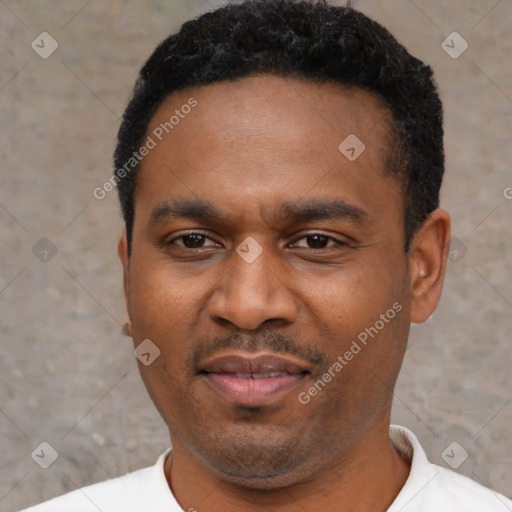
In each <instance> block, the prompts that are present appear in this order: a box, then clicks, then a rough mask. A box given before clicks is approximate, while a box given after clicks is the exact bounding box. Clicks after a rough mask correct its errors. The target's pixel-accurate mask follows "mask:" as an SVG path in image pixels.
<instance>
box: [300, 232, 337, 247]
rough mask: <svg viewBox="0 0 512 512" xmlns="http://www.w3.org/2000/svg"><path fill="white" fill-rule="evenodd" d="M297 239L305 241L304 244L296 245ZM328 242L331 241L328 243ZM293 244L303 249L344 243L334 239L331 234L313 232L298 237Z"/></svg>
mask: <svg viewBox="0 0 512 512" xmlns="http://www.w3.org/2000/svg"><path fill="white" fill-rule="evenodd" d="M299 241H305V245H304V244H302V245H298V242H299ZM329 242H332V243H331V244H330V245H329ZM294 245H295V246H297V247H301V248H305V249H326V248H331V247H334V246H336V245H339V246H341V245H345V244H344V243H343V242H341V241H339V240H335V239H334V238H332V237H331V236H327V235H322V234H321V233H314V234H312V235H306V236H303V237H301V238H299V240H297V242H295V243H294Z"/></svg>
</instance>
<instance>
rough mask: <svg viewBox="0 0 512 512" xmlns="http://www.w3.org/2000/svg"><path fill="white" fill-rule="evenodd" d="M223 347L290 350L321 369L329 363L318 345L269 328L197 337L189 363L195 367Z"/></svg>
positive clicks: (194, 369)
mask: <svg viewBox="0 0 512 512" xmlns="http://www.w3.org/2000/svg"><path fill="white" fill-rule="evenodd" d="M225 349H231V350H245V351H247V352H260V351H268V352H274V353H277V354H283V355H284V354H290V355H293V356H296V357H299V358H301V359H303V360H305V361H308V362H309V363H311V364H312V365H314V366H317V367H319V368H320V369H321V370H322V371H325V369H326V368H327V367H328V365H327V357H326V355H325V354H324V353H323V352H322V351H320V350H318V348H317V346H315V345H313V344H304V343H298V342H297V341H295V340H294V339H293V338H291V337H290V336H287V335H285V334H283V333H280V332H275V331H268V330H267V331H261V332H259V333H256V334H253V335H250V336H249V335H244V334H241V333H240V332H237V331H234V332H231V333H229V334H227V335H225V336H219V337H217V338H214V339H213V340H208V339H200V340H199V341H198V342H197V344H196V346H195V348H194V349H193V350H192V353H191V354H190V356H189V358H188V367H189V368H190V369H192V370H193V371H196V370H197V368H198V367H199V364H200V362H201V361H203V360H204V359H206V358H208V357H211V356H213V355H214V354H216V353H217V352H220V351H221V350H225Z"/></svg>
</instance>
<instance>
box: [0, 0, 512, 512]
mask: <svg viewBox="0 0 512 512" xmlns="http://www.w3.org/2000/svg"><path fill="white" fill-rule="evenodd" d="M340 3H341V2H340ZM448 4H449V5H448ZM217 5H220V3H219V2H216V1H214V0H207V1H206V0H197V1H192V0H190V1H187V0H174V1H169V0H167V1H164V0H155V1H138V2H135V1H132V0H128V1H121V0H92V1H85V0H72V1H70V0H67V1H64V0H53V1H45V2H43V1H20V0H3V1H0V113H1V120H2V130H1V134H0V155H1V160H0V184H1V187H0V230H1V238H0V336H1V338H0V339H1V345H0V382H1V384H0V510H15V509H18V508H22V507H25V506H27V505H29V504H33V503H36V502H39V501H41V500H44V499H48V498H50V497H53V496H55V495H58V494H62V493H63V492H65V491H69V490H72V489H75V488H76V487H79V486H83V485H87V484H90V483H93V482H96V481H100V480H103V479H106V478H109V477H113V476H117V475H121V474H123V473H125V472H127V471H132V470H135V469H137V468H140V467H143V466H147V465H150V464H153V463H154V461H155V460H156V457H157V455H158V454H159V453H161V452H162V451H163V450H164V449H165V448H166V447H167V445H168V435H167V431H166V427H165V425H164V423H163V421H162V420H161V419H160V417H159V415H158V414H157V412H156V411H155V409H154V408H153V405H152V403H151V401H150V399H149V397H148V395H147V393H146V391H145V389H144V387H143V385H142V381H141V379H140V377H139V374H138V370H137V367H136V360H135V358H134V357H133V353H132V351H133V347H132V343H131V340H130V339H129V338H126V337H124V336H122V334H121V325H122V324H123V323H124V321H125V312H124V304H123V298H122V287H121V268H120V265H119V263H118V261H117V256H116V242H117V238H118V235H119V233H120V229H121V219H120V215H119V210H118V205H117V198H116V196H115V192H111V193H110V194H108V195H107V197H106V198H105V199H103V200H101V201H100V200H97V199H95V198H94V197H93V195H92V191H93V189H94V188H95V187H98V186H101V185H102V184H103V183H104V181H105V180H106V179H108V178H109V177H110V176H111V174H112V170H113V169H112V164H111V155H112V151H113V148H114V141H115V136H116V131H117V128H118V126H119V122H120V116H121V115H122V112H123V109H124V107H125V105H126V102H127V100H128V98H129V95H130V93H131V88H132V85H133V82H134V80H135V77H136V74H137V72H138V70H139V68H140V67H141V66H142V64H143V63H144V62H145V60H146V58H147V57H148V56H149V55H150V53H151V52H152V50H153V49H154V47H155V45H156V44H157V43H159V42H160V41H161V40H162V39H164V38H165V37H166V36H167V35H168V34H169V33H170V32H172V31H176V30H177V29H178V28H179V27H180V25H181V24H182V23H183V22H184V21H186V20H187V19H189V18H191V17H194V16H197V15H199V14H200V13H202V12H204V11H206V10H210V9H212V8H214V7H216V6H217ZM353 5H354V6H355V7H356V8H359V9H361V10H362V11H363V12H365V13H367V14H369V15H370V16H371V17H373V18H375V19H376V20H378V21H380V22H382V23H383V24H384V25H385V26H386V27H387V28H389V29H390V30H391V31H392V32H393V33H394V34H395V36H396V37H397V38H398V39H399V41H400V42H402V43H403V44H405V46H406V47H407V48H408V49H409V51H410V52H411V53H413V54H415V55H416V56H418V57H419V58H421V59H423V60H425V61H427V62H428V63H430V64H431V65H432V66H434V68H435V74H436V77H437V82H438V84H439V87H440V91H441V95H442V98H443V101H444V105H445V115H446V122H445V130H446V154H447V175H446V180H445V183H444V188H443V194H442V206H443V207H444V208H446V209H448V210H449V212H450V213H451V215H452V219H453V236H454V238H455V240H452V242H453V243H452V249H453V250H452V252H451V255H450V262H449V265H448V273H447V279H446V284H445V288H444V295H443V298H442V301H441V304H440V307H439V308H438V310H437V312H436V313H435V314H434V315H433V317H432V318H431V319H430V320H429V321H428V322H427V323H426V324H423V325H413V326H412V330H411V337H410V344H409V347H408V350H407V353H406V358H405V362H404V367H403V371H402V374H401V377H400V379H399V382H398V385H397V388H396V393H395V406H394V413H393V421H394V422H396V423H399V424H402V425H405V426H407V427H409V428H411V429H412V430H413V431H414V432H415V433H416V434H417V435H418V436H419V438H420V441H421V442H422V444H423V445H424V447H425V450H426V451H427V454H428V455H429V457H430V459H431V460H432V461H433V462H435V463H437V464H440V465H443V466H446V467H449V464H448V463H447V462H446V461H445V459H446V460H448V461H449V462H450V463H451V464H452V465H458V463H460V461H461V460H462V459H463V458H464V456H465V452H467V454H468V458H467V460H465V461H464V462H463V463H461V464H460V465H459V466H458V467H457V468H456V470H457V471H459V472H461V473H463V474H466V475H469V476H471V477H472V478H474V479H475V480H477V481H479V482H481V483H483V484H485V485H489V486H492V487H493V488H494V489H496V490H498V491H500V492H502V493H504V494H506V495H508V496H511V497H512V460H511V451H512V450H511V447H512V428H510V426H511V425H512V372H511V352H512V351H511V336H512V315H511V313H512V286H511V284H512V276H511V273H512V257H511V256H510V254H511V252H512V234H511V229H510V226H511V217H512V173H511V170H510V165H511V162H512V144H511V127H512V59H511V57H510V55H511V54H512V35H511V27H512V1H510V0H501V1H496V0H467V1H462V0H456V1H455V0H454V1H451V2H449V3H448V2H443V1H440V0H435V1H430V2H420V1H419V0H418V1H417V2H416V3H414V2H412V1H410V0H387V1H386V0H385V1H375V0H359V1H358V0H355V1H354V2H353ZM42 32H48V33H49V34H50V36H51V37H52V38H53V39H54V40H55V41H56V42H57V43H58V48H57V50H56V51H55V52H54V53H53V54H52V55H50V56H49V57H47V58H42V56H40V54H41V53H42V54H43V55H44V52H48V51H50V50H51V49H52V46H51V45H52V44H55V43H53V42H52V41H51V39H49V38H48V36H46V35H45V36H40V34H41V33H42ZM452 32H458V34H460V36H461V37H462V38H463V39H461V38H460V37H459V36H457V35H455V36H454V35H452V36H450V34H452ZM448 36H450V37H448ZM42 37H44V38H45V39H44V43H41V38H42ZM447 37H448V39H447V40H446V42H445V43H444V45H443V41H444V40H445V39H446V38H447ZM33 41H35V42H34V48H33V47H31V45H32V42H33ZM464 41H466V42H467V43H468V44H469V46H468V48H467V49H466V51H464V53H462V54H461V55H458V56H457V58H454V56H456V55H457V54H458V53H460V52H461V51H462V49H463V48H464ZM37 45H38V46H37ZM450 53H451V55H450ZM41 239H43V240H42V241H41ZM55 251H57V252H56V253H55ZM54 253H55V254H54ZM43 441H45V442H48V443H50V445H51V446H52V447H54V449H55V450H56V451H57V453H58V458H57V460H56V461H55V463H54V464H52V465H51V466H50V467H49V468H48V469H43V468H41V467H39V465H38V464H36V462H35V461H34V460H33V458H32V457H31V453H32V452H33V450H34V449H35V448H36V447H38V446H39V444H40V443H41V442H43ZM452 442H457V443H458V445H452V446H451V448H449V449H448V451H447V452H445V456H444V458H443V456H442V454H443V451H444V450H445V449H446V448H447V447H448V446H449V445H450V443H452ZM459 445H460V447H459ZM454 446H455V451H454V452H451V451H450V450H451V449H453V447H454ZM463 450H464V451H463ZM446 453H448V454H450V455H451V454H452V453H453V454H454V457H451V459H450V458H447V457H446ZM453 460H455V463H454V462H453Z"/></svg>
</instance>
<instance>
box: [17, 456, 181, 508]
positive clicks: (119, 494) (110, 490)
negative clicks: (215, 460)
mask: <svg viewBox="0 0 512 512" xmlns="http://www.w3.org/2000/svg"><path fill="white" fill-rule="evenodd" d="M167 453H168V451H167V452H165V453H163V454H162V455H160V457H159V458H158V461H157V463H156V464H155V465H154V466H150V467H147V468H144V469H139V470H138V471H134V472H132V473H128V474H126V475H124V476H121V477H117V478H113V479H110V480H105V481H104V482H100V483H97V484H93V485H89V486H87V487H82V488H80V489H77V490H75V491H72V492H69V493H67V494H64V495H62V496H59V497H57V498H54V499H51V500H49V501H46V502H44V503H41V504H39V505H35V506H33V507H30V508H28V509H25V510H24V511H21V512H50V511H51V512H64V511H66V512H69V511H70V510H72V511H73V512H89V511H91V512H98V510H102V511H103V512H109V511H112V512H114V511H116V512H117V511H119V510H123V512H131V511H133V512H135V511H140V510H148V511H149V510H150V508H148V499H147V497H148V495H150V496H151V503H152V504H153V505H154V507H155V508H152V509H151V510H155V511H156V510H169V511H173V510H181V509H180V508H179V507H178V505H177V503H176V501H175V499H174V496H173V495H172V493H171V491H170V489H169V486H168V485H167V480H166V479H165V474H164V471H163V463H164V458H165V456H166V454H167ZM176 507H178V508H176Z"/></svg>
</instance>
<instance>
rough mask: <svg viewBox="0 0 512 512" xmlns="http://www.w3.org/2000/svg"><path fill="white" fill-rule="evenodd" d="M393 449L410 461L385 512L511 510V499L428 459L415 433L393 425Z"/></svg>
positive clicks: (391, 434) (503, 511)
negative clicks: (400, 488)
mask: <svg viewBox="0 0 512 512" xmlns="http://www.w3.org/2000/svg"><path fill="white" fill-rule="evenodd" d="M390 436H391V439H392V442H393V444H394V446H395V448H396V449H397V450H398V451H399V452H400V453H401V454H402V456H404V457H405V458H408V459H409V460H410V463H411V471H410V474H409V478H408V479H407V481H406V482H405V485H404V486H403V488H402V490H401V491H400V493H399V494H398V496H397V498H396V500H395V502H394V503H393V505H392V506H391V507H390V508H389V509H388V512H395V511H398V510H400V511H401V512H413V511H414V512H427V511H428V512H431V511H432V510H436V511H437V512H485V511H490V510H492V511H494V512H512V501H511V500H509V499H508V498H506V497H505V496H503V495H501V494H499V493H497V492H495V491H493V490H492V489H488V488H487V487H484V486H483V485H480V484H479V483H477V482H475V481H473V480H471V479H470V478H468V477H466V476H463V475H460V474H458V473H455V471H451V470H449V469H447V468H443V467H441V466H437V465H435V464H432V463H430V462H429V461H428V459H427V456H426V454H425V452H424V451H423V448H422V447H421V445H420V443H419V441H418V439H417V438H416V436H415V435H414V434H413V433H412V432H411V431H410V430H408V429H406V428H404V427H398V426H392V427H391V430H390Z"/></svg>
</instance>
